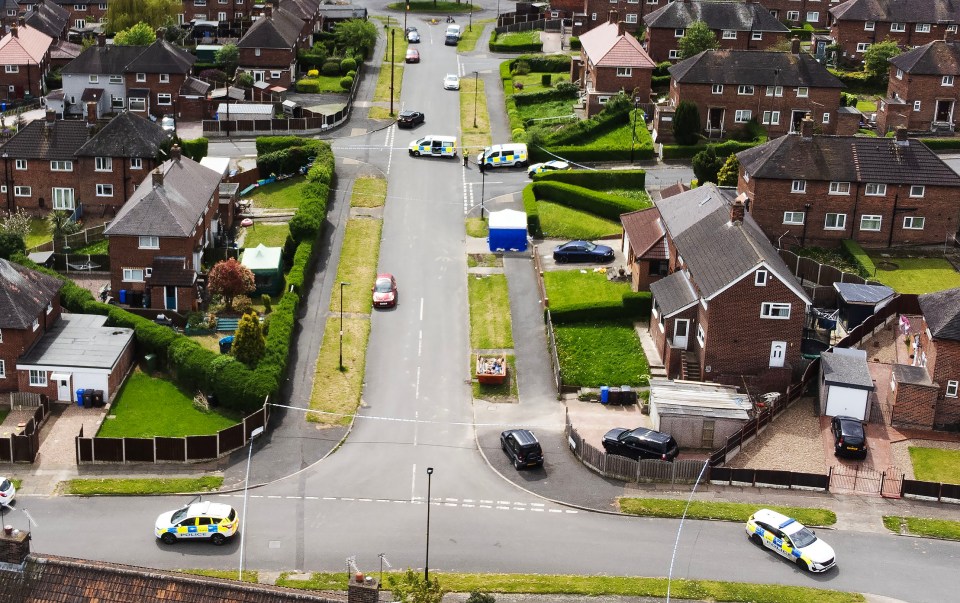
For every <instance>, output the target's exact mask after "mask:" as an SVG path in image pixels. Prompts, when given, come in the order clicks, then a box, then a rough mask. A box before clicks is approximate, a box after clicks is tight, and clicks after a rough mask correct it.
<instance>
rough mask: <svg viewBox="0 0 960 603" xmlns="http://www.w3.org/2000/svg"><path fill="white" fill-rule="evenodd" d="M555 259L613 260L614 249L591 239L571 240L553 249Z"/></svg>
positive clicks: (566, 260)
mask: <svg viewBox="0 0 960 603" xmlns="http://www.w3.org/2000/svg"><path fill="white" fill-rule="evenodd" d="M553 259H554V261H556V262H558V263H564V262H612V261H613V249H611V248H610V247H607V246H606V245H597V244H596V243H593V242H591V241H570V242H568V243H564V244H563V245H560V246H558V247H557V248H556V249H554V250H553Z"/></svg>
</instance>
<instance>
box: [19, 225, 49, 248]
mask: <svg viewBox="0 0 960 603" xmlns="http://www.w3.org/2000/svg"><path fill="white" fill-rule="evenodd" d="M51 239H53V235H51V234H50V223H49V222H47V221H46V220H44V219H43V218H31V219H30V233H29V234H28V235H27V240H26V241H24V243H26V245H27V249H30V248H31V247H36V246H37V245H42V244H44V243H46V242H47V241H49V240H51Z"/></svg>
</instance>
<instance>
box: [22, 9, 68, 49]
mask: <svg viewBox="0 0 960 603" xmlns="http://www.w3.org/2000/svg"><path fill="white" fill-rule="evenodd" d="M35 6H36V10H31V11H28V12H27V13H26V14H25V15H24V17H25V18H24V22H25V23H26V24H27V25H29V26H30V27H32V28H34V29H39V30H40V31H42V32H43V33H45V34H47V35H48V36H50V37H51V38H53V39H54V40H56V39H57V38H59V37H60V36H61V35H63V30H64V29H66V27H67V23H68V22H69V21H70V11H68V10H66V9H64V8H63V7H60V6H57V5H56V4H53V3H50V2H44V3H43V4H39V5H35Z"/></svg>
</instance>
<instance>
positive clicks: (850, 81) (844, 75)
mask: <svg viewBox="0 0 960 603" xmlns="http://www.w3.org/2000/svg"><path fill="white" fill-rule="evenodd" d="M827 71H829V72H830V73H832V74H833V75H834V77H836V78H837V79H839V80H840V81H841V82H843V83H844V84H846V85H847V86H853V87H860V88H862V87H864V86H869V85H870V84H872V83H874V82H873V79H872V78H871V77H870V74H869V73H867V72H866V71H840V70H839V69H831V68H827Z"/></svg>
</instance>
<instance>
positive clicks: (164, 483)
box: [64, 476, 223, 496]
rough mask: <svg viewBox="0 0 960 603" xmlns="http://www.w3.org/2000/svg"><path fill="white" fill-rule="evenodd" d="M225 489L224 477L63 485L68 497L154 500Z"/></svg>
mask: <svg viewBox="0 0 960 603" xmlns="http://www.w3.org/2000/svg"><path fill="white" fill-rule="evenodd" d="M222 485H223V478H222V477H213V476H206V477H199V478H192V477H182V478H156V477H150V478H144V479H139V478H133V479H127V478H104V479H96V478H93V479H71V480H68V481H66V482H64V491H65V492H66V493H67V494H76V495H79V496H96V495H106V496H152V495H155V494H181V493H185V492H213V491H216V490H219V489H220V487H221V486H222Z"/></svg>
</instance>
